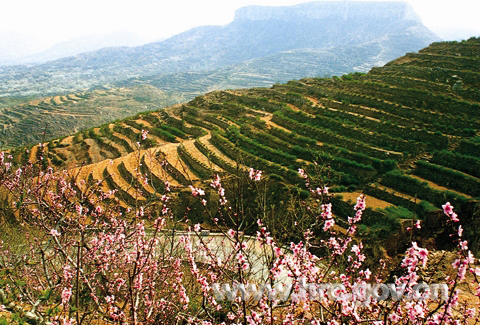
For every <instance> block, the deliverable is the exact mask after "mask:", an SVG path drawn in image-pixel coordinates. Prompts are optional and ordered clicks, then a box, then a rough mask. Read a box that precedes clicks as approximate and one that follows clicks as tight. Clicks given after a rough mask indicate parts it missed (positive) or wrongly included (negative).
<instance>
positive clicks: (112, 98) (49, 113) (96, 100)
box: [0, 86, 181, 148]
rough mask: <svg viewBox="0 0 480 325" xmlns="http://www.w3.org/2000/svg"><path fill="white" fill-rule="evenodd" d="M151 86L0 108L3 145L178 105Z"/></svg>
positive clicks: (174, 98)
mask: <svg viewBox="0 0 480 325" xmlns="http://www.w3.org/2000/svg"><path fill="white" fill-rule="evenodd" d="M180 100H181V98H180V97H179V96H177V95H169V94H167V93H165V92H163V91H160V90H159V89H157V88H155V87H152V86H136V87H131V88H118V89H112V90H96V91H90V92H79V93H75V94H67V95H58V96H52V97H47V98H41V99H35V100H31V101H29V102H27V103H20V104H12V105H8V106H7V105H5V106H4V107H2V108H0V145H1V146H2V148H13V147H17V146H21V145H26V144H32V143H39V142H41V141H45V140H46V139H52V138H56V137H61V136H66V135H68V134H69V133H72V132H76V131H77V130H81V129H86V128H90V127H94V126H96V125H98V124H101V123H106V122H110V121H113V120H116V119H120V118H125V117H128V116H131V115H134V114H136V113H138V112H140V111H146V110H156V109H159V108H162V107H165V106H169V105H173V104H175V103H177V102H179V101H180Z"/></svg>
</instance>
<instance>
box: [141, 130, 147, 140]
mask: <svg viewBox="0 0 480 325" xmlns="http://www.w3.org/2000/svg"><path fill="white" fill-rule="evenodd" d="M147 134H148V130H142V140H145V139H147Z"/></svg>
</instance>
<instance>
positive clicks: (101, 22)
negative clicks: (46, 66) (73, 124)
mask: <svg viewBox="0 0 480 325" xmlns="http://www.w3.org/2000/svg"><path fill="white" fill-rule="evenodd" d="M1 2H2V3H1V4H0V33H1V32H4V31H12V30H13V31H23V32H28V33H34V34H36V35H37V36H41V37H42V38H43V39H44V41H45V42H46V44H48V43H50V45H52V44H53V43H56V42H59V41H62V40H68V39H70V38H73V37H75V36H80V35H82V34H88V33H95V32H113V31H118V30H129V31H133V32H136V33H138V34H139V36H141V37H143V38H144V39H146V40H149V41H151V40H155V39H159V38H164V37H169V36H172V35H174V34H177V33H179V32H182V31H185V30H187V29H190V28H192V27H195V26H199V25H225V24H228V23H229V22H231V21H232V20H233V16H234V12H235V9H237V8H240V7H243V6H247V5H252V4H256V5H269V6H280V5H294V4H298V3H303V2H308V1H305V0H256V1H253V0H203V1H198V0H197V1H192V0H153V1H152V0H129V1H128V0H127V1H122V0H1ZM407 2H409V3H410V4H411V5H412V6H413V7H414V10H415V11H416V13H417V14H418V15H419V16H420V17H421V18H422V20H423V23H424V24H425V25H426V26H427V27H429V28H431V29H433V30H434V31H435V30H438V29H439V28H440V29H443V30H445V31H447V32H448V31H449V29H452V28H454V29H470V30H472V32H474V33H476V34H477V35H479V34H480V17H479V14H480V1H479V0H455V1H453V0H448V1H447V0H408V1H407Z"/></svg>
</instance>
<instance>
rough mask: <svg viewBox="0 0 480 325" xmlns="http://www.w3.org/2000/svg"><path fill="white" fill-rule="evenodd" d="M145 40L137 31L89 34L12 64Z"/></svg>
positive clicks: (14, 61)
mask: <svg viewBox="0 0 480 325" xmlns="http://www.w3.org/2000/svg"><path fill="white" fill-rule="evenodd" d="M144 43H145V42H144V41H143V40H142V39H141V38H140V36H138V35H137V34H135V33H131V32H128V31H116V32H114V33H110V34H87V35H82V36H78V37H75V38H72V39H70V40H68V41H64V42H61V43H58V44H56V45H54V46H52V47H51V48H48V49H46V50H45V51H43V52H40V53H35V54H33V55H28V56H23V57H20V58H17V59H15V60H12V61H11V62H10V63H11V64H26V63H44V62H48V61H54V60H58V59H61V58H64V57H69V56H75V55H78V54H81V53H86V52H93V51H97V50H100V49H102V48H105V47H118V46H127V47H128V46H129V47H132V46H139V45H142V44H144Z"/></svg>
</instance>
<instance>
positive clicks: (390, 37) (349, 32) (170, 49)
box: [0, 2, 437, 96]
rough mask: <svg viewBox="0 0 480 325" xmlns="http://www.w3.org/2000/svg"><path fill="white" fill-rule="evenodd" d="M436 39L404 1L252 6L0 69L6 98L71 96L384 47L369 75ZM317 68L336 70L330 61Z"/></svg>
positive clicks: (0, 89) (371, 56)
mask: <svg viewBox="0 0 480 325" xmlns="http://www.w3.org/2000/svg"><path fill="white" fill-rule="evenodd" d="M435 40H437V37H436V36H435V35H434V34H433V33H432V32H430V31H429V30H428V29H427V28H426V27H425V26H423V24H422V23H421V21H420V19H419V18H418V17H417V16H416V15H415V14H414V13H413V11H412V9H411V7H410V6H409V5H407V4H405V3H402V2H385V3H383V2H366V3H363V2H312V3H305V4H301V5H296V6H291V7H257V6H253V7H246V8H242V9H239V10H238V11H237V13H236V16H235V19H234V21H233V22H232V23H230V24H228V25H226V26H203V27H198V28H193V29H191V30H189V31H186V32H184V33H181V34H178V35H176V36H173V37H171V38H169V39H167V40H164V41H162V42H156V43H149V44H146V45H144V46H139V47H113V48H105V49H102V50H99V51H94V52H90V53H84V54H80V55H77V56H73V57H68V58H63V59H59V60H56V61H53V62H48V63H45V64H41V65H34V66H12V67H0V84H1V85H0V95H2V96H9V95H10V96H11V95H25V94H29V95H30V94H48V93H59V92H71V91H77V90H85V88H88V87H95V86H100V85H104V84H106V83H111V82H113V81H119V80H124V79H128V78H132V77H145V76H149V75H159V74H161V75H166V74H172V73H181V72H187V71H205V70H210V69H217V68H221V67H226V66H232V65H235V64H240V63H242V62H245V61H246V60H252V59H259V58H267V57H269V56H274V55H277V54H279V53H284V52H288V51H296V50H307V49H308V50H331V51H332V54H334V53H335V51H334V50H333V49H334V48H338V47H344V46H365V45H368V44H370V43H376V44H379V45H380V50H379V51H378V52H377V51H376V52H375V53H367V54H366V55H365V56H362V58H361V60H363V61H364V62H369V63H370V64H369V65H368V67H365V69H368V68H370V67H371V66H373V64H377V65H381V64H384V63H386V62H388V61H389V60H392V59H394V58H396V57H398V56H400V55H403V54H405V53H406V52H412V51H418V50H419V49H421V48H423V47H425V46H427V45H428V44H430V43H431V42H433V41H435ZM354 52H355V51H354ZM292 53H295V52H292ZM355 55H358V53H355ZM272 60H274V57H272ZM316 63H317V64H318V65H323V66H329V65H330V62H329V61H328V60H321V61H317V62H316ZM300 64H302V63H301V62H300ZM267 66H268V65H267ZM289 68H293V70H295V67H289ZM353 68H354V66H352V67H351V69H352V70H353ZM341 72H343V71H341ZM341 72H340V73H341ZM304 76H305V74H302V75H298V76H296V77H297V78H300V77H304ZM282 81H286V80H282ZM253 85H254V84H252V85H250V86H253ZM206 88H207V89H208V86H207V87H206Z"/></svg>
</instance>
